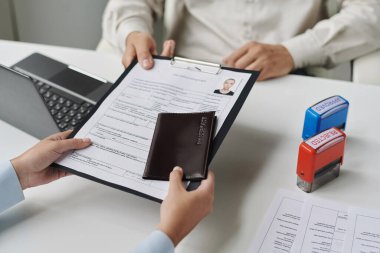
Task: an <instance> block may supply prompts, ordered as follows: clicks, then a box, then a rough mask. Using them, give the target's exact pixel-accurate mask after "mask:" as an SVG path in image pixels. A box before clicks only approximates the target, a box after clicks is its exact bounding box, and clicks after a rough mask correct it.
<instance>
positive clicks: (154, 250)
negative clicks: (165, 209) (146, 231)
mask: <svg viewBox="0 0 380 253" xmlns="http://www.w3.org/2000/svg"><path fill="white" fill-rule="evenodd" d="M131 253H174V245H173V242H172V240H170V238H169V237H168V236H167V235H166V234H165V233H164V232H162V231H160V230H156V231H154V232H153V233H151V234H150V235H149V236H148V237H147V238H146V239H145V240H144V241H142V242H140V243H139V245H137V247H136V248H135V249H134V250H132V251H131Z"/></svg>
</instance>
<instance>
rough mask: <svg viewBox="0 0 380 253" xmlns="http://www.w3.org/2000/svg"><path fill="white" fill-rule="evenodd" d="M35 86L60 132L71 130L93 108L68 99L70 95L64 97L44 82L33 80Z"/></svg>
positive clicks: (74, 99)
mask: <svg viewBox="0 0 380 253" xmlns="http://www.w3.org/2000/svg"><path fill="white" fill-rule="evenodd" d="M35 86H36V88H37V90H38V91H39V93H40V94H41V95H42V97H43V98H44V101H45V104H46V106H47V108H48V109H49V111H50V114H51V115H52V116H53V118H54V120H55V123H56V124H57V126H58V128H59V129H60V130H61V131H66V130H69V129H73V128H74V127H75V126H77V125H78V124H79V123H80V121H81V120H82V119H83V118H84V117H85V116H86V115H87V114H89V113H90V111H91V109H92V108H93V107H94V106H93V105H92V104H90V103H87V102H85V101H80V100H79V99H78V98H72V99H70V98H69V96H70V95H66V96H65V95H63V94H62V93H63V92H62V91H60V90H58V89H55V88H54V87H52V86H50V85H48V84H46V83H44V82H41V81H38V80H35Z"/></svg>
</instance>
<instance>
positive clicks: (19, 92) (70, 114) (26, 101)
mask: <svg viewBox="0 0 380 253" xmlns="http://www.w3.org/2000/svg"><path fill="white" fill-rule="evenodd" d="M111 85H112V84H111V83H110V82H107V81H106V80H103V79H102V78H99V77H96V76H94V75H91V74H88V73H86V72H85V71H82V70H80V69H78V68H76V67H73V66H70V65H67V64H64V63H61V62H59V61H56V60H54V59H51V58H49V57H46V56H44V55H41V54H38V53H35V54H32V55H30V56H28V57H27V58H25V59H24V60H22V61H20V62H18V63H16V64H15V65H14V66H13V67H12V68H8V67H6V66H2V65H0V119H1V120H4V121H6V122H8V123H9V124H11V125H13V126H15V127H17V128H19V129H21V130H23V131H25V132H27V133H29V134H31V135H33V136H35V137H37V138H39V139H42V138H44V137H46V136H48V135H50V134H52V133H56V132H58V131H64V130H68V129H73V128H74V127H76V126H77V125H79V124H80V122H81V121H82V120H83V119H84V118H85V117H86V116H87V115H88V114H89V113H90V112H91V110H92V109H93V107H94V105H95V104H96V103H97V102H98V101H99V100H100V99H101V98H102V96H103V95H104V94H105V93H106V92H107V91H108V89H109V88H110V87H111Z"/></svg>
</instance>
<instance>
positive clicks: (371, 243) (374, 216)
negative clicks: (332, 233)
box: [344, 207, 380, 253]
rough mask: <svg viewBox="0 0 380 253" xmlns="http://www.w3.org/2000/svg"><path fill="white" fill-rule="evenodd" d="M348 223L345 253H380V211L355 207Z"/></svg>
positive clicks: (350, 213)
mask: <svg viewBox="0 0 380 253" xmlns="http://www.w3.org/2000/svg"><path fill="white" fill-rule="evenodd" d="M348 223H349V228H348V230H347V237H346V241H345V246H344V252H345V253H371V252H380V211H373V210H366V209H362V208H357V207H353V208H351V209H350V210H349V221H348Z"/></svg>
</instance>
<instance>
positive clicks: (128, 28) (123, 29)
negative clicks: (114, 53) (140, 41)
mask: <svg viewBox="0 0 380 253" xmlns="http://www.w3.org/2000/svg"><path fill="white" fill-rule="evenodd" d="M131 32H146V33H150V34H152V33H153V30H152V29H150V28H149V27H148V26H147V25H146V24H145V23H144V21H142V20H141V19H140V18H138V17H136V18H128V19H127V20H125V21H123V22H122V23H120V25H119V26H118V28H117V31H116V34H117V41H118V44H119V45H118V46H119V48H120V49H121V50H122V51H123V52H124V51H125V44H126V43H125V42H126V41H125V40H126V39H127V37H128V35H129V34H130V33H131Z"/></svg>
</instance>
